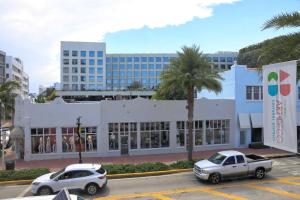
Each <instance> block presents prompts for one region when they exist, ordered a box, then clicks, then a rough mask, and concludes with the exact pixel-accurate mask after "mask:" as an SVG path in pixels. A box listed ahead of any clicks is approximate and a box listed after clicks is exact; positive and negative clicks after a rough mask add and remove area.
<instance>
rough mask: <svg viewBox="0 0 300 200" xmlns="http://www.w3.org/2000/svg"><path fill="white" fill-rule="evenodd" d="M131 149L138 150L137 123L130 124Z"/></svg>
mask: <svg viewBox="0 0 300 200" xmlns="http://www.w3.org/2000/svg"><path fill="white" fill-rule="evenodd" d="M130 148H131V149H137V123H130Z"/></svg>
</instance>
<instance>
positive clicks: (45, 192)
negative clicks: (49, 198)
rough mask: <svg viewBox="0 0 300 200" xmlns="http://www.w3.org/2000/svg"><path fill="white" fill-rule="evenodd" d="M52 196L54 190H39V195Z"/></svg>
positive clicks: (45, 187) (43, 187) (45, 188)
mask: <svg viewBox="0 0 300 200" xmlns="http://www.w3.org/2000/svg"><path fill="white" fill-rule="evenodd" d="M50 194H52V189H51V188H50V187H48V186H42V187H41V188H40V189H39V190H38V195H50Z"/></svg>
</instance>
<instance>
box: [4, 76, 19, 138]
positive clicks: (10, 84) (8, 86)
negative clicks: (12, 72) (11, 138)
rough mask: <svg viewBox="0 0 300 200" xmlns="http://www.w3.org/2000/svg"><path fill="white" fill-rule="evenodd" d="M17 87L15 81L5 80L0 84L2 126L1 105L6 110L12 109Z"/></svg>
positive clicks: (17, 84) (17, 83)
mask: <svg viewBox="0 0 300 200" xmlns="http://www.w3.org/2000/svg"><path fill="white" fill-rule="evenodd" d="M18 88H20V84H19V82H16V81H5V82H4V83H3V84H1V85H0V127H2V124H1V119H2V116H3V115H2V105H3V106H4V108H5V110H6V111H12V112H13V111H14V102H15V97H16V94H15V91H16V89H18ZM0 144H1V137H0Z"/></svg>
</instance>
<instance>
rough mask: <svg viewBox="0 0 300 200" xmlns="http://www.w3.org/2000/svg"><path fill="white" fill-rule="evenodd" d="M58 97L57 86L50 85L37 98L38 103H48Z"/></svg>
mask: <svg viewBox="0 0 300 200" xmlns="http://www.w3.org/2000/svg"><path fill="white" fill-rule="evenodd" d="M55 97H56V92H55V88H52V87H49V88H47V89H46V90H45V91H44V92H43V93H41V94H39V95H38V96H37V98H36V99H35V102H36V103H46V102H47V101H52V100H54V99H55Z"/></svg>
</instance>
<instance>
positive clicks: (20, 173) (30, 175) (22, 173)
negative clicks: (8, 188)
mask: <svg viewBox="0 0 300 200" xmlns="http://www.w3.org/2000/svg"><path fill="white" fill-rule="evenodd" d="M49 172H50V171H49V169H47V168H35V169H21V170H1V171H0V181H11V180H30V179H35V178H37V177H39V176H41V175H43V174H47V173H49Z"/></svg>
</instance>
